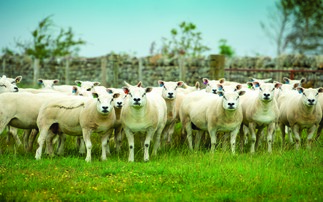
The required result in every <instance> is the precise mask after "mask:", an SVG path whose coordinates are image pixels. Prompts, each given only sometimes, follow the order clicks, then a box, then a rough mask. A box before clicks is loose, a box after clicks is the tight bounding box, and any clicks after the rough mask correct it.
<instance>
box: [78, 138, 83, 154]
mask: <svg viewBox="0 0 323 202" xmlns="http://www.w3.org/2000/svg"><path fill="white" fill-rule="evenodd" d="M77 138H78V142H79V153H80V154H85V142H84V139H83V138H82V137H77Z"/></svg>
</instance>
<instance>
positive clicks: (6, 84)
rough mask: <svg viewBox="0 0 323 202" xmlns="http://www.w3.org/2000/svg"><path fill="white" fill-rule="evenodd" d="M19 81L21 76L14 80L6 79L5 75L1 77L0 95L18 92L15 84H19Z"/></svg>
mask: <svg viewBox="0 0 323 202" xmlns="http://www.w3.org/2000/svg"><path fill="white" fill-rule="evenodd" d="M21 79H22V77H21V76H17V77H16V78H15V79H12V78H7V77H6V76H5V75H3V76H2V77H1V78H0V93H6V92H18V91H19V89H18V87H17V85H16V84H17V83H19V82H20V81H21Z"/></svg>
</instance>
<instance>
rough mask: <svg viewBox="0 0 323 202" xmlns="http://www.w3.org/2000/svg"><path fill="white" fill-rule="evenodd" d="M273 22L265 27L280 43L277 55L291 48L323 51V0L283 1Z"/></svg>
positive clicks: (295, 51) (302, 51) (292, 49)
mask: <svg viewBox="0 0 323 202" xmlns="http://www.w3.org/2000/svg"><path fill="white" fill-rule="evenodd" d="M275 7H276V11H274V12H272V11H270V13H272V14H271V15H270V23H269V24H268V25H267V26H266V25H265V24H264V23H262V22H261V26H262V28H263V30H264V31H265V32H266V34H267V35H268V36H269V37H270V39H271V40H274V42H275V43H276V46H277V55H280V54H282V53H284V51H286V50H287V49H289V50H290V51H291V52H294V53H300V54H305V53H309V54H319V53H322V52H323V48H322V47H323V25H322V21H323V0H306V1H303V0H280V1H279V2H277V3H276V4H275Z"/></svg>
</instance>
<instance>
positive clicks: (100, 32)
mask: <svg viewBox="0 0 323 202" xmlns="http://www.w3.org/2000/svg"><path fill="white" fill-rule="evenodd" d="M274 2H275V0H0V29H1V31H0V36H1V37H0V49H2V48H4V47H11V48H13V46H14V41H15V39H16V40H20V41H27V40H31V34H30V32H31V31H32V30H33V29H35V28H36V27H37V24H38V22H39V21H40V20H42V19H43V18H45V17H46V16H48V15H53V18H52V19H53V21H54V22H55V24H56V25H58V26H60V27H62V28H66V29H67V28H68V27H72V29H73V31H74V33H76V35H77V36H78V37H81V38H82V39H83V40H85V41H87V44H86V45H85V46H82V47H81V51H80V53H79V54H80V55H81V56H85V57H95V56H102V55H106V54H108V53H110V52H111V51H113V52H115V53H129V54H135V55H136V56H139V57H141V56H147V55H149V49H150V45H151V43H152V42H153V41H155V42H156V43H157V45H160V44H161V38H162V37H168V38H169V37H170V30H171V29H172V28H176V27H178V25H179V23H181V22H182V21H186V22H192V23H194V24H195V25H197V28H198V30H199V31H200V32H202V38H203V43H204V44H206V45H207V46H209V47H210V48H211V51H210V52H208V53H218V52H219V49H218V46H219V44H218V42H219V40H220V39H222V38H224V39H226V40H227V41H228V45H230V46H232V47H233V48H234V50H235V52H236V55H238V56H254V55H255V54H256V53H258V54H261V55H268V56H275V45H274V44H271V43H270V40H269V39H268V37H267V36H266V35H265V33H264V32H263V30H262V29H261V27H260V21H267V20H268V10H269V9H270V8H271V9H272V8H273V6H274Z"/></svg>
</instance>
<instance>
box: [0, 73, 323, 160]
mask: <svg viewBox="0 0 323 202" xmlns="http://www.w3.org/2000/svg"><path fill="white" fill-rule="evenodd" d="M21 79H22V77H21V76H18V77H16V78H14V79H13V78H7V77H6V76H2V77H1V78H0V103H2V105H3V107H1V108H0V134H1V133H2V132H3V131H4V130H5V129H6V128H8V132H9V135H12V136H13V137H14V139H15V141H16V144H17V145H21V144H22V143H21V141H20V139H19V137H18V135H17V131H18V129H23V130H24V135H23V138H24V140H23V142H24V147H25V149H26V150H27V151H31V150H32V146H33V143H34V140H35V138H36V136H37V135H38V133H39V137H38V140H37V142H38V145H39V147H38V148H37V150H36V155H35V158H36V159H41V155H42V151H43V146H44V143H45V142H46V152H47V153H48V154H49V155H54V149H53V142H55V141H54V140H55V138H56V137H58V140H57V143H58V146H57V148H58V149H57V153H58V154H63V152H64V144H65V139H66V135H71V136H76V137H77V139H78V142H79V147H80V148H79V149H80V152H81V153H85V148H86V159H85V160H86V161H87V162H90V161H91V149H92V143H91V134H92V133H97V134H99V136H100V137H101V143H102V145H101V146H102V156H101V159H102V160H106V159H107V154H109V153H110V148H109V140H110V138H112V136H113V137H114V143H115V145H116V150H117V152H119V151H120V146H121V142H122V140H123V136H126V138H127V140H128V146H129V158H128V161H130V162H133V161H134V147H135V145H134V139H135V136H138V135H139V136H140V137H141V142H142V146H143V147H144V161H149V147H150V144H151V142H153V143H154V147H153V151H152V154H153V155H156V154H157V151H158V149H159V148H160V144H166V143H170V142H171V141H172V139H173V137H172V136H173V133H174V126H175V124H176V123H178V122H181V124H182V132H181V133H182V135H185V136H186V137H187V141H188V145H189V148H190V149H191V150H193V147H194V149H196V150H198V149H199V144H200V141H201V137H202V135H204V134H206V135H209V137H210V140H211V152H214V150H215V147H216V144H217V139H218V138H219V135H221V136H223V137H224V139H229V138H230V140H229V141H230V144H231V151H232V153H235V150H236V148H235V147H236V139H237V135H238V134H240V141H241V143H240V149H241V150H243V147H244V145H245V142H246V141H248V140H249V141H250V145H251V146H250V152H251V153H254V152H255V151H256V150H257V147H258V145H259V141H261V138H262V136H263V135H262V134H263V132H264V129H267V133H266V134H267V138H266V140H267V144H268V152H272V144H273V135H274V134H275V130H277V129H278V128H279V129H280V130H281V133H282V145H284V144H285V134H286V131H287V132H288V129H290V130H291V133H289V139H290V141H294V140H295V145H296V149H299V147H300V144H301V137H300V136H301V133H302V130H303V129H307V147H308V148H310V147H311V143H312V141H313V139H314V138H318V137H319V135H320V133H321V131H322V128H323V119H322V110H323V94H321V92H323V88H322V87H321V88H316V89H312V88H309V89H306V88H303V87H302V86H301V85H302V83H303V82H304V79H302V80H291V79H288V78H284V84H282V83H279V82H273V83H271V82H270V79H266V80H260V79H252V81H250V82H247V83H246V84H240V83H236V82H232V81H225V79H220V80H209V79H207V78H204V79H203V80H202V81H203V84H204V85H205V86H206V87H205V89H200V84H199V82H196V84H195V86H188V85H187V84H185V83H184V82H183V81H177V82H170V81H167V82H166V81H161V80H159V81H158V85H159V87H143V85H142V83H141V82H138V83H137V84H136V85H131V84H129V83H127V82H125V86H124V87H123V88H120V89H119V88H106V87H103V86H100V83H99V82H90V81H78V80H77V81H75V83H76V84H77V85H75V86H73V85H57V83H58V80H42V79H39V82H40V83H41V84H42V88H41V89H32V88H20V89H18V87H17V85H16V84H17V83H19V82H20V81H21ZM193 132H194V134H195V141H194V145H193ZM291 134H293V136H292V135H291ZM315 134H316V137H314V135H315ZM84 146H85V148H84Z"/></svg>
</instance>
